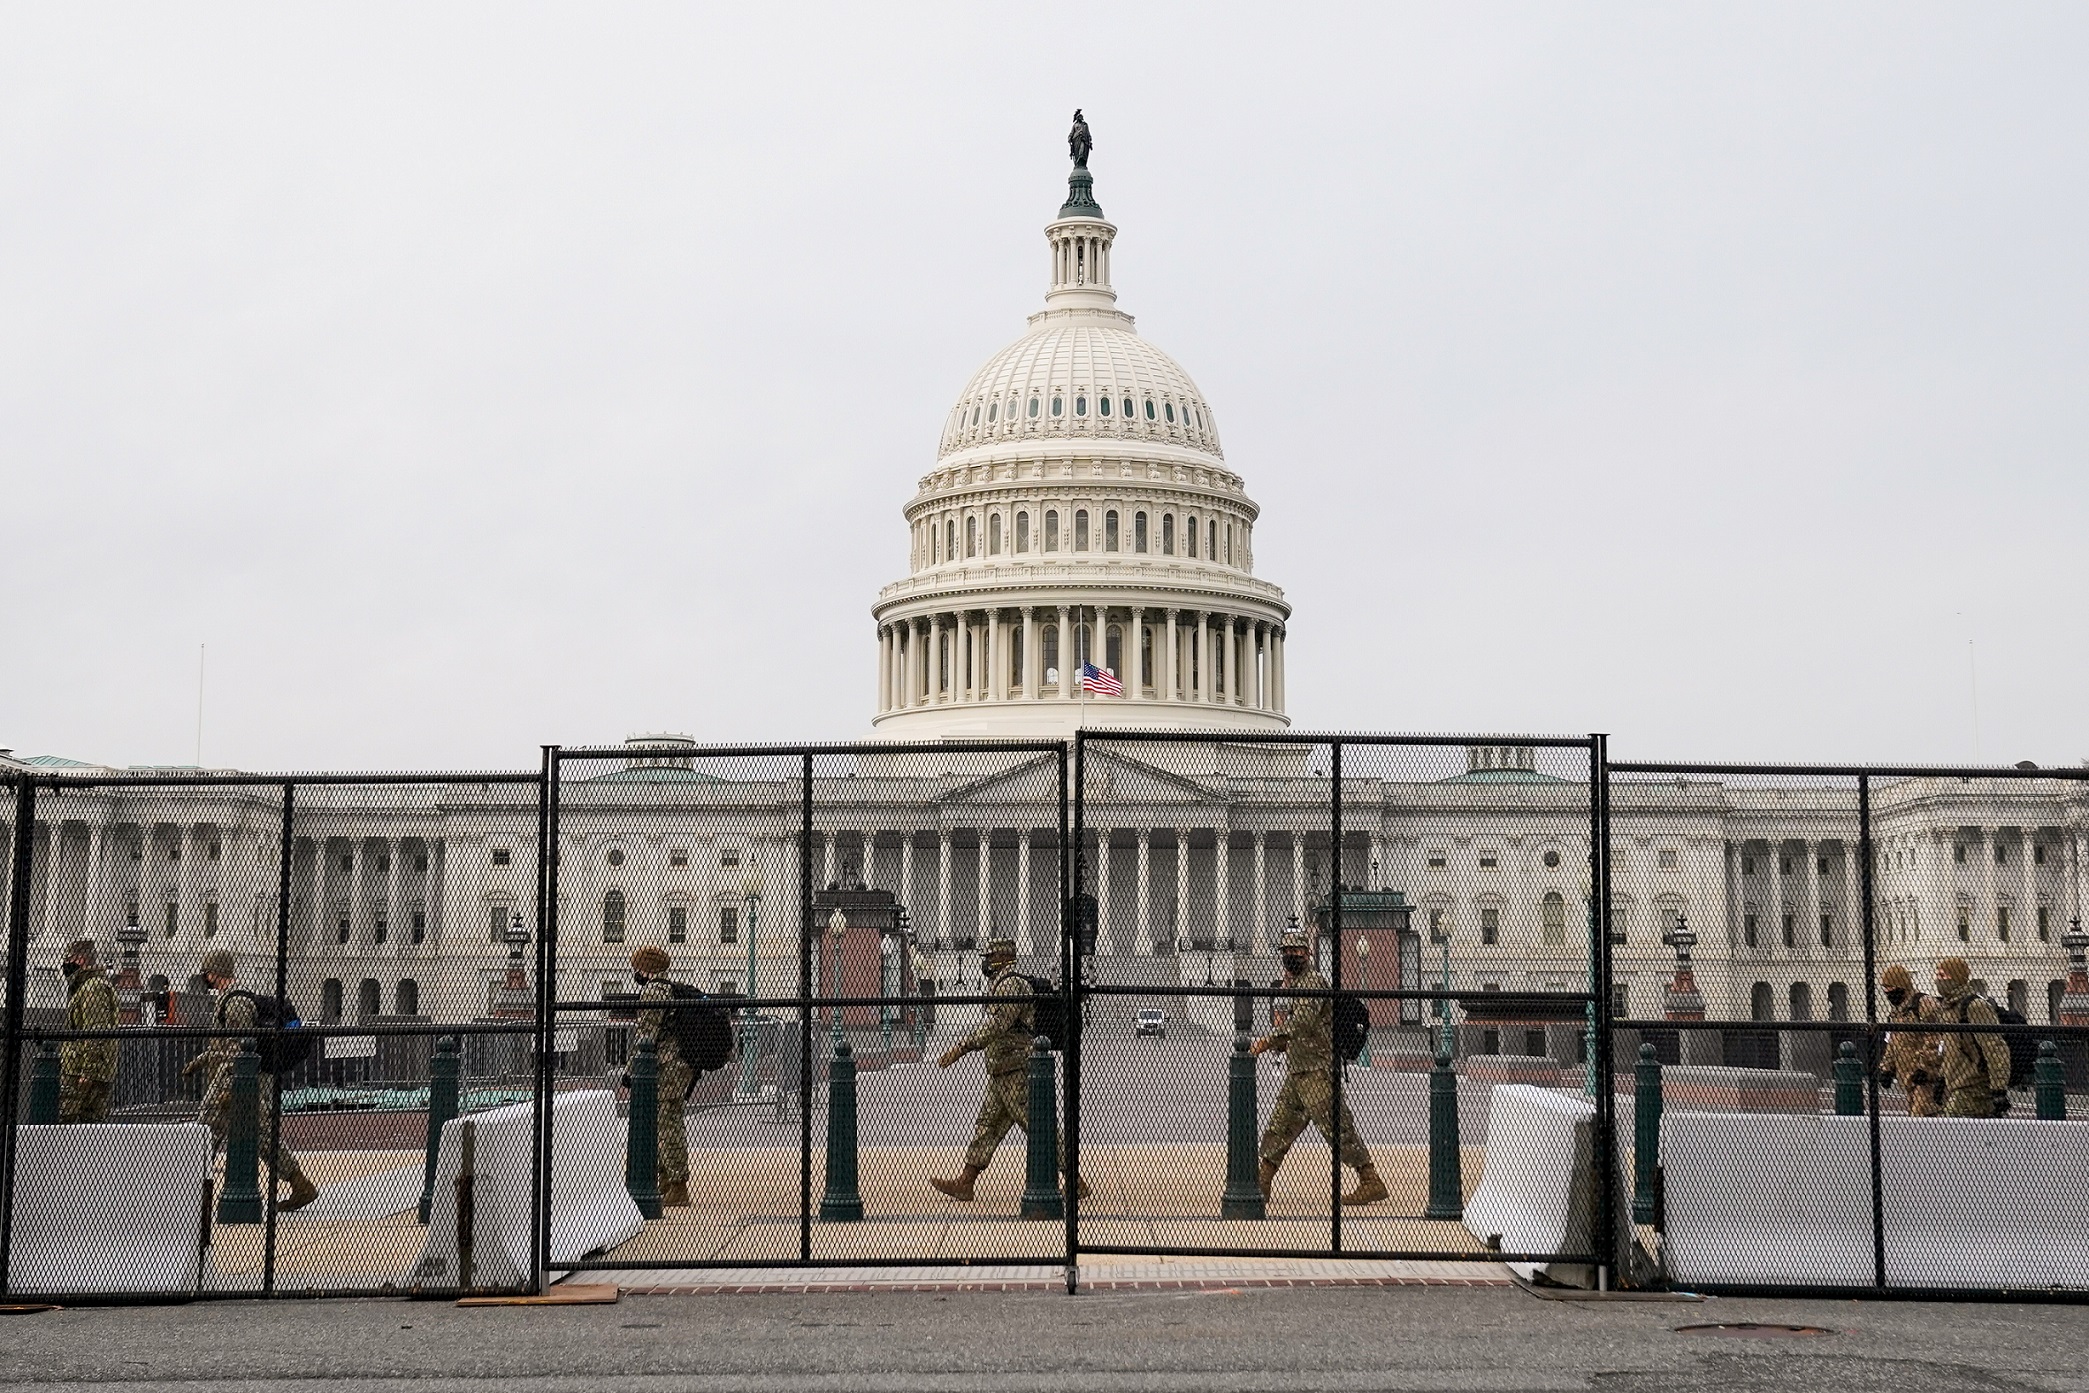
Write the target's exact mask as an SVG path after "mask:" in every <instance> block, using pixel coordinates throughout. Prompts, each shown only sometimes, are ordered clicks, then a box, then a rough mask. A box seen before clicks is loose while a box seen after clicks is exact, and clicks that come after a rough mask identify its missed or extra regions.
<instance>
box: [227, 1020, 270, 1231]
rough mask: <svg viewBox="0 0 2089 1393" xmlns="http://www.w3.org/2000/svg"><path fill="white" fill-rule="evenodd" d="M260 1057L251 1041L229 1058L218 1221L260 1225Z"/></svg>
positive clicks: (244, 1042) (242, 1042) (240, 1046)
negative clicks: (228, 1082)
mask: <svg viewBox="0 0 2089 1393" xmlns="http://www.w3.org/2000/svg"><path fill="white" fill-rule="evenodd" d="M260 1067H261V1056H260V1055H259V1054H258V1053H256V1052H255V1049H254V1042H253V1041H252V1040H241V1041H240V1042H239V1053H238V1054H236V1055H234V1056H232V1088H231V1093H230V1095H229V1096H228V1097H227V1099H226V1109H227V1111H226V1116H225V1190H224V1193H223V1194H221V1195H219V1196H218V1222H219V1223H221V1224H258V1223H260V1222H261V1136H260V1133H261V1079H260V1075H259V1070H260Z"/></svg>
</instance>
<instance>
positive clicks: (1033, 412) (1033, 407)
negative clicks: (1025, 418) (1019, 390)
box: [1030, 397, 1059, 421]
mask: <svg viewBox="0 0 2089 1393" xmlns="http://www.w3.org/2000/svg"><path fill="white" fill-rule="evenodd" d="M1052 414H1053V415H1054V416H1056V415H1058V414H1059V412H1058V409H1057V408H1056V407H1055V408H1054V409H1053V411H1052ZM1030 419H1031V420H1033V421H1034V420H1036V419H1037V398H1036V397H1032V398H1030Z"/></svg>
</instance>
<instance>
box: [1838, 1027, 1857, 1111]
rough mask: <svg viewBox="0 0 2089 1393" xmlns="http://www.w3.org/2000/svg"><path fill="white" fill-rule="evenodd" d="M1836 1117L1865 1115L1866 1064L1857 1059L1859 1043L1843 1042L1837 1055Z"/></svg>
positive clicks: (1852, 1041)
mask: <svg viewBox="0 0 2089 1393" xmlns="http://www.w3.org/2000/svg"><path fill="white" fill-rule="evenodd" d="M1835 1115H1836V1116H1837V1117H1862V1116H1863V1115H1864V1064H1863V1061H1861V1060H1859V1059H1858V1058H1857V1043H1856V1042H1855V1041H1854V1040H1845V1041H1843V1042H1842V1048H1841V1049H1839V1050H1837V1051H1836V1054H1835Z"/></svg>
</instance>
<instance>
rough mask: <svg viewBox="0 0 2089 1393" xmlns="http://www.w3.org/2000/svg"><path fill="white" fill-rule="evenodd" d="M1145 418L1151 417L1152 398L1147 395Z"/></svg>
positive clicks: (1150, 418)
mask: <svg viewBox="0 0 2089 1393" xmlns="http://www.w3.org/2000/svg"><path fill="white" fill-rule="evenodd" d="M1146 419H1147V420H1149V421H1150V420H1152V419H1153V398H1152V397H1148V398H1147V399H1146Z"/></svg>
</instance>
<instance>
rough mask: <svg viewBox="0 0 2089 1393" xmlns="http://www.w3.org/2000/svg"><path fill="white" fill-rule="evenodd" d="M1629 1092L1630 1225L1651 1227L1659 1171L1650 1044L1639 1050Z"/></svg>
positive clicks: (1655, 1063) (1657, 1072) (1657, 1094)
mask: <svg viewBox="0 0 2089 1393" xmlns="http://www.w3.org/2000/svg"><path fill="white" fill-rule="evenodd" d="M1633 1072H1634V1078H1633V1090H1632V1101H1633V1109H1632V1222H1633V1223H1635V1224H1651V1223H1653V1222H1654V1211H1655V1207H1656V1203H1657V1199H1656V1196H1657V1195H1658V1193H1659V1192H1658V1191H1657V1190H1656V1189H1655V1177H1656V1175H1658V1174H1659V1173H1660V1170H1661V1061H1660V1059H1659V1058H1657V1057H1656V1055H1655V1052H1654V1047H1653V1046H1652V1045H1641V1046H1640V1047H1639V1066H1638V1068H1637V1069H1635V1070H1634V1071H1633Z"/></svg>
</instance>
